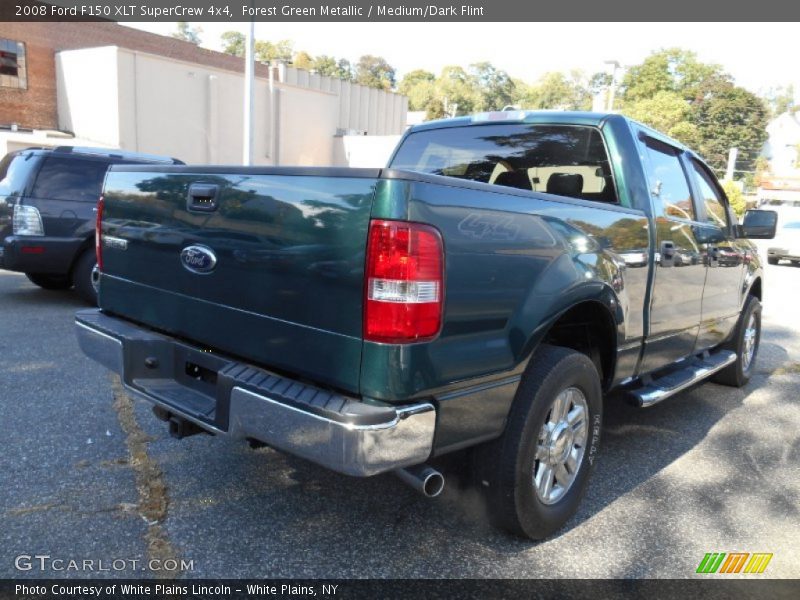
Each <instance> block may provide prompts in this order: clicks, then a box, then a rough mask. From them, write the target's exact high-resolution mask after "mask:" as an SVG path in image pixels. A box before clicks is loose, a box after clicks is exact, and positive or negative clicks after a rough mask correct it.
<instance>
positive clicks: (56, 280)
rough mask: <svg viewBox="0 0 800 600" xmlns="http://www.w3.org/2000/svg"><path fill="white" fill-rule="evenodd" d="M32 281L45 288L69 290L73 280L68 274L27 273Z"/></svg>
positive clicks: (26, 275)
mask: <svg viewBox="0 0 800 600" xmlns="http://www.w3.org/2000/svg"><path fill="white" fill-rule="evenodd" d="M25 277H27V278H28V279H29V280H30V282H31V283H33V284H35V285H38V286H39V287H40V288H42V289H45V290H68V289H69V288H71V287H72V282H71V281H70V280H69V277H67V276H66V275H43V274H41V273H25Z"/></svg>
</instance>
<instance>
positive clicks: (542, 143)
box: [390, 123, 617, 202]
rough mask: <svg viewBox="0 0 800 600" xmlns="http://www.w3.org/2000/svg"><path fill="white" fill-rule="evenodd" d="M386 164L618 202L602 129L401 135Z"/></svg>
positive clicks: (504, 128) (479, 129) (502, 128)
mask: <svg viewBox="0 0 800 600" xmlns="http://www.w3.org/2000/svg"><path fill="white" fill-rule="evenodd" d="M390 167H392V168H395V169H403V170H406V171H418V172H421V173H429V174H432V175H445V176H448V177H457V178H460V179H468V180H470V181H479V182H482V183H493V184H496V185H504V186H508V187H515V188H519V189H524V190H529V191H534V192H547V193H550V194H558V195H561V196H569V197H573V198H581V199H584V200H598V201H602V202H616V201H617V196H616V193H615V190H614V182H613V179H612V176H611V167H610V163H609V160H608V154H607V153H606V148H605V144H604V143H603V138H602V135H601V134H600V132H599V131H598V130H597V129H595V128H593V127H582V126H570V125H529V124H521V123H513V124H504V125H474V126H465V127H448V128H442V129H430V130H427V131H419V132H417V133H412V134H410V135H409V136H408V137H406V138H405V140H404V141H403V143H402V145H401V146H400V148H399V149H398V151H397V154H396V155H395V157H394V160H393V161H392V163H391V165H390Z"/></svg>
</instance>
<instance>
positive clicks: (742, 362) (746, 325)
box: [711, 296, 761, 387]
mask: <svg viewBox="0 0 800 600" xmlns="http://www.w3.org/2000/svg"><path fill="white" fill-rule="evenodd" d="M760 342H761V302H759V301H758V298H756V297H755V296H748V297H747V302H746V303H745V305H744V310H743V311H742V315H741V316H740V317H739V322H738V324H737V325H736V330H735V331H734V332H733V336H732V337H731V339H730V340H728V341H727V342H726V343H725V344H723V345H722V348H724V349H725V350H731V351H733V352H736V361H735V362H733V363H731V364H730V365H729V366H727V367H725V368H724V369H722V371H720V372H719V373H717V374H716V375H714V376H712V378H711V381H714V382H716V383H721V384H722V385H730V386H733V387H742V386H743V385H745V384H746V383H747V382H748V381H750V377H751V376H752V375H753V371H755V364H756V356H757V355H758V345H759V343H760Z"/></svg>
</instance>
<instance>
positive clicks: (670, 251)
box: [659, 240, 675, 267]
mask: <svg viewBox="0 0 800 600" xmlns="http://www.w3.org/2000/svg"><path fill="white" fill-rule="evenodd" d="M660 255H661V256H660V260H659V263H660V264H661V266H662V267H674V266H675V243H674V242H672V241H670V240H664V241H663V242H661V248H660Z"/></svg>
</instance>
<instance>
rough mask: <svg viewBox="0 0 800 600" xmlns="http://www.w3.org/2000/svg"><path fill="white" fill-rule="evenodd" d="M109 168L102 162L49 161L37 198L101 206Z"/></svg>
mask: <svg viewBox="0 0 800 600" xmlns="http://www.w3.org/2000/svg"><path fill="white" fill-rule="evenodd" d="M107 169H108V164H107V163H106V162H104V161H100V160H79V159H69V158H57V157H52V156H50V157H48V158H47V159H46V160H45V163H44V165H43V166H42V168H41V170H40V171H39V175H38V176H37V177H36V184H35V185H34V188H33V196H34V197H35V198H49V199H51V200H73V201H78V202H97V200H98V198H99V197H100V189H101V188H102V186H103V179H104V178H105V176H106V170H107Z"/></svg>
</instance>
